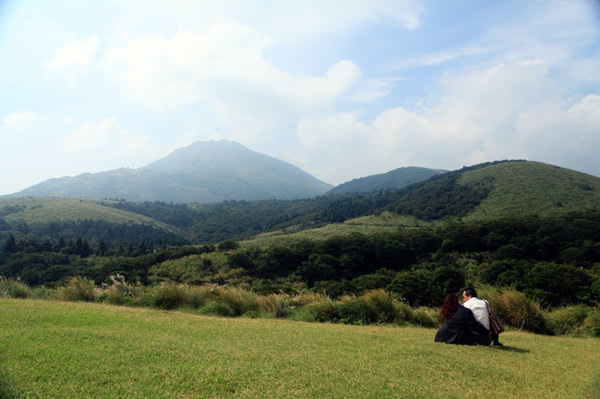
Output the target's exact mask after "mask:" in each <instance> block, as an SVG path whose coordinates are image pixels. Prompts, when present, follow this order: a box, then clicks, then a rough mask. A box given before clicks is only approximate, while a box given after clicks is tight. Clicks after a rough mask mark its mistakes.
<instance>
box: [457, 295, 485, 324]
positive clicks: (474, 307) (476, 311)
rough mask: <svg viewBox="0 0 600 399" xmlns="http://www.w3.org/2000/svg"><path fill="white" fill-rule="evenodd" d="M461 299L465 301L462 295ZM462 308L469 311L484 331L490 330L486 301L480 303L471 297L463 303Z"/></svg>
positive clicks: (479, 300)
mask: <svg viewBox="0 0 600 399" xmlns="http://www.w3.org/2000/svg"><path fill="white" fill-rule="evenodd" d="M463 299H466V298H465V295H464V293H463ZM463 306H464V307H465V308H467V309H471V311H472V312H473V316H475V319H477V321H478V322H480V323H481V325H483V326H484V327H485V328H486V330H489V329H490V313H489V312H488V305H487V302H486V301H482V300H481V299H479V298H477V297H475V296H472V297H470V298H468V299H466V300H465V302H463Z"/></svg>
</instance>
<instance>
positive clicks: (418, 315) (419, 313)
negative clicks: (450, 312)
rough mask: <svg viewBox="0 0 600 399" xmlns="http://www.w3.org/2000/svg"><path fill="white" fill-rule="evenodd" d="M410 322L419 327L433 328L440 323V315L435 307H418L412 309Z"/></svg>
mask: <svg viewBox="0 0 600 399" xmlns="http://www.w3.org/2000/svg"><path fill="white" fill-rule="evenodd" d="M410 322H411V323H412V324H416V325H418V326H421V327H427V328H435V327H439V326H440V325H441V324H442V315H441V313H440V312H439V311H438V310H437V309H434V308H428V307H420V308H417V309H414V310H413V314H412V318H411V320H410Z"/></svg>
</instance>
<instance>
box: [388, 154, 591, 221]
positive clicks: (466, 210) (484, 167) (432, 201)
mask: <svg viewBox="0 0 600 399" xmlns="http://www.w3.org/2000/svg"><path fill="white" fill-rule="evenodd" d="M599 208H600V178H598V177H594V176H591V175H587V174H585V173H581V172H576V171H573V170H570V169H565V168H560V167H558V166H554V165H548V164H544V163H540V162H532V161H498V162H492V163H486V164H481V165H475V166H471V167H465V168H463V169H460V170H457V171H454V172H450V173H446V174H443V175H439V176H434V177H433V178H431V179H429V180H427V181H425V182H422V183H417V184H415V185H413V186H410V187H408V188H407V189H406V190H404V191H403V192H402V193H400V194H399V195H398V197H397V198H396V199H394V200H392V201H390V203H389V204H388V205H384V206H382V207H381V208H380V209H382V210H392V211H394V212H396V213H400V214H406V215H412V216H414V217H417V218H419V219H425V220H440V219H443V218H445V217H448V216H452V217H458V218H463V219H464V220H494V219H497V218H502V217H517V216H531V215H538V216H542V217H543V216H552V215H556V214H565V213H569V212H576V211H583V210H587V209H599Z"/></svg>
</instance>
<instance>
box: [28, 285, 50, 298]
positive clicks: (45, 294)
mask: <svg viewBox="0 0 600 399" xmlns="http://www.w3.org/2000/svg"><path fill="white" fill-rule="evenodd" d="M31 297H32V298H35V299H45V300H50V299H55V298H56V290H55V289H52V288H49V287H45V286H43V285H42V286H38V287H34V288H33V289H32V290H31Z"/></svg>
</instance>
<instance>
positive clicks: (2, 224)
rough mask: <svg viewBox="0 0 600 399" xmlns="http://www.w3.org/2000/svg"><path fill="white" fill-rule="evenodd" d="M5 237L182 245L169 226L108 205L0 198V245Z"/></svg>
mask: <svg viewBox="0 0 600 399" xmlns="http://www.w3.org/2000/svg"><path fill="white" fill-rule="evenodd" d="M9 235H14V236H16V237H28V238H32V239H41V238H44V239H49V240H51V241H58V239H59V237H63V238H64V239H65V240H75V239H77V238H78V237H82V238H84V239H87V240H89V241H92V242H94V243H97V242H98V241H100V240H104V241H105V242H107V243H109V244H112V245H115V246H118V245H119V244H122V245H127V244H135V245H139V244H140V243H141V242H142V241H146V243H148V244H152V245H165V244H172V245H174V244H177V243H184V242H186V240H185V239H184V238H183V237H181V236H179V235H177V230H176V229H175V228H174V227H173V226H170V225H169V224H166V223H163V222H161V221H158V220H155V219H153V218H150V217H147V216H144V215H140V214H136V213H132V212H128V211H125V210H121V209H117V208H114V207H113V206H111V202H110V201H96V200H87V199H73V198H42V197H23V198H0V240H1V241H0V242H4V241H5V240H6V239H7V238H8V236H9Z"/></svg>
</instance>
